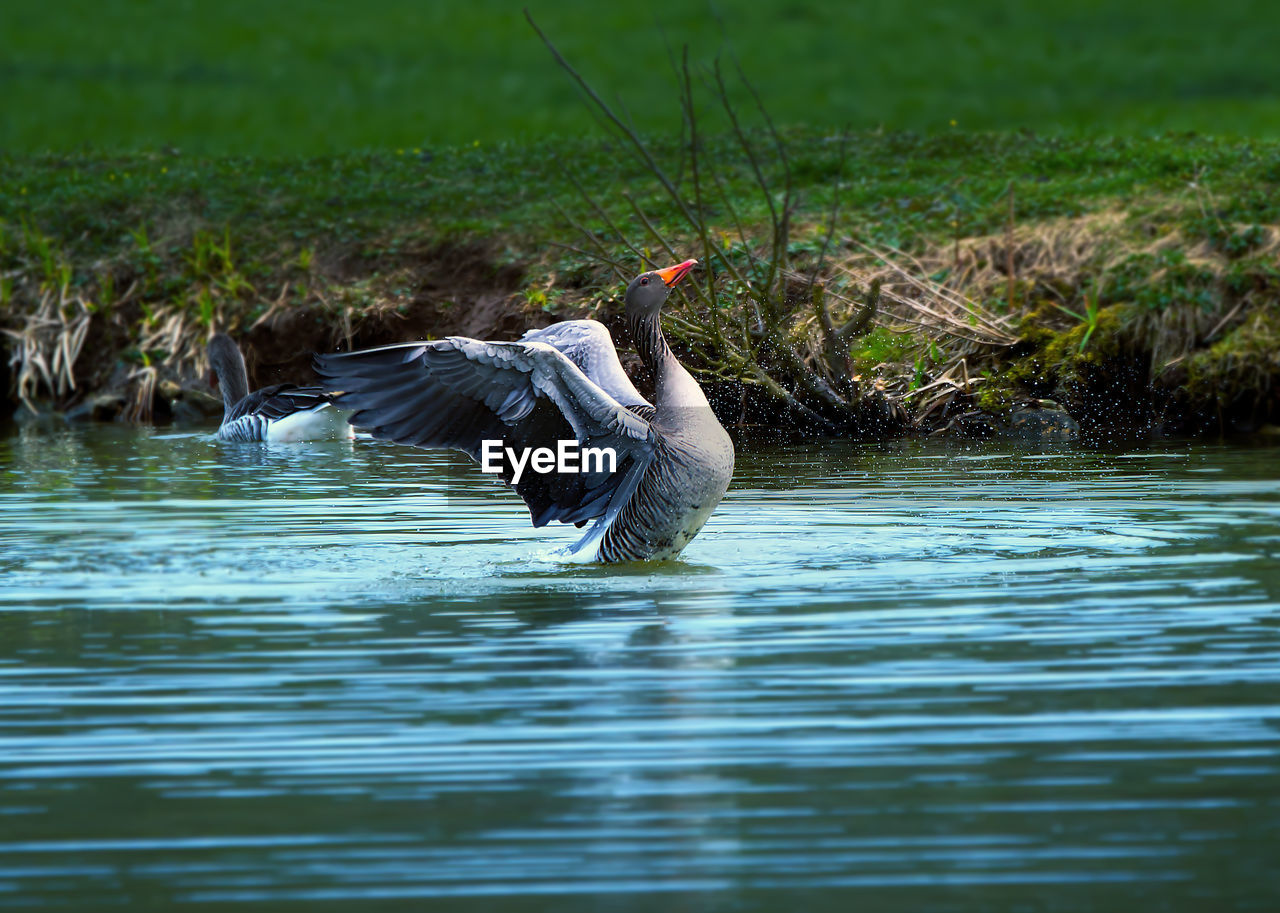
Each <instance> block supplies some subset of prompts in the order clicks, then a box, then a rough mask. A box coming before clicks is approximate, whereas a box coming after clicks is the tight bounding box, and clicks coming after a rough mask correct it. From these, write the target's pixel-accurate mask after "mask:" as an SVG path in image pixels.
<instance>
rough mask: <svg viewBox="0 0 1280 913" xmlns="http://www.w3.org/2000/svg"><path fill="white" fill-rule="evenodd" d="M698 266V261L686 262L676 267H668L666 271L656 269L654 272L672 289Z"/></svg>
mask: <svg viewBox="0 0 1280 913" xmlns="http://www.w3.org/2000/svg"><path fill="white" fill-rule="evenodd" d="M697 265H698V261H697V260H686V261H684V262H683V263H677V264H676V265H675V266H668V267H667V268H666V269H655V270H654V272H655V273H657V274H658V278H659V279H661V280H662V281H663V282H664V283H665V284H666V285H667V287H668V288H670V287H671V286H674V285H675V284H676V283H677V282H679V281H680V280H681V279H683V278H684V277H685V276H687V275H688V274H689V271H690V270H692V269H693V268H694V267H695V266H697Z"/></svg>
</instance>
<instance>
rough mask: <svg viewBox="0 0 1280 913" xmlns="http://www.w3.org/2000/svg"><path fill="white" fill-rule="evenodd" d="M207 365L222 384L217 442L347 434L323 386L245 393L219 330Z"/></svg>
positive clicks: (241, 371)
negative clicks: (220, 419)
mask: <svg viewBox="0 0 1280 913" xmlns="http://www.w3.org/2000/svg"><path fill="white" fill-rule="evenodd" d="M209 366H210V369H211V370H212V372H213V374H214V376H215V377H216V378H217V382H218V386H219V387H221V388H222V407H223V412H222V424H221V425H220V426H219V427H218V432H217V438H218V440H220V441H250V442H252V441H266V442H270V443H280V444H293V443H298V442H300V441H328V440H347V439H350V438H351V437H352V433H353V429H352V427H351V425H350V424H348V422H347V419H346V416H345V415H343V414H342V413H341V412H340V411H339V410H337V409H335V408H334V406H333V397H332V396H331V395H330V394H329V393H327V392H326V391H325V390H324V388H323V387H319V386H316V385H310V386H298V385H297V384H275V385H274V386H270V387H263V388H262V389H260V390H255V391H253V392H252V393H250V392H249V372H248V370H247V369H246V368H245V364H244V356H243V355H241V354H240V348H239V347H238V346H237V345H236V344H235V342H234V341H233V340H232V339H231V337H229V336H227V335H226V334H224V333H217V334H215V335H214V337H213V338H212V339H210V340H209Z"/></svg>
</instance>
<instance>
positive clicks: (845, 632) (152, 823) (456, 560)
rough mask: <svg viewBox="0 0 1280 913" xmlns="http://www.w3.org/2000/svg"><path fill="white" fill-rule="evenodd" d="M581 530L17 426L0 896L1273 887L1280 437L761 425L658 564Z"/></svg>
mask: <svg viewBox="0 0 1280 913" xmlns="http://www.w3.org/2000/svg"><path fill="white" fill-rule="evenodd" d="M574 535H575V531H573V530H572V529H571V528H570V529H565V528H562V527H561V528H558V529H545V530H533V529H532V528H531V527H529V525H528V522H527V514H526V512H525V510H524V508H523V505H522V504H521V503H520V502H519V500H518V499H517V498H516V497H515V496H514V495H513V494H511V493H510V492H508V491H507V490H505V489H504V488H502V487H501V486H500V485H498V484H495V483H494V482H493V481H492V480H491V479H489V478H485V477H483V476H481V475H480V474H479V473H477V472H474V471H473V470H471V469H470V468H469V467H468V465H467V463H466V461H465V459H461V458H457V459H455V458H454V457H453V456H452V455H449V454H434V453H424V452H420V451H414V450H410V449H407V448H399V447H396V446H394V445H388V444H370V443H364V442H356V443H355V444H337V443H333V444H313V445H301V446H293V447H278V446H277V447H266V446H256V445H229V444H219V443H216V442H214V441H212V440H211V439H210V438H209V437H208V436H207V435H203V434H183V433H166V432H164V431H155V432H147V431H136V430H129V429H125V428H119V427H92V428H82V429H71V430H66V429H47V430H40V429H38V428H35V427H26V428H23V429H21V430H12V431H11V433H10V434H9V436H8V437H0V907H18V908H24V907H32V908H50V909H106V908H111V907H115V906H122V905H125V906H128V907H130V908H132V909H137V910H152V909H171V908H175V907H178V908H185V907H190V908H192V909H213V910H251V909H260V910H273V911H275V910H288V911H292V910H304V909H305V910H312V909H335V910H337V909H342V910H353V911H354V910H361V911H363V910H380V909H414V910H433V911H434V910H544V909H545V910H579V909H582V910H636V911H651V910H662V911H664V913H668V911H669V913H675V911H685V910H688V911H701V910H783V911H795V913H800V911H819V910H820V911H827V910H831V911H835V910H841V911H844V910H869V911H896V910H902V911H925V910H931V911H932V910H937V911H965V913H967V911H974V913H977V911H987V910H997V909H999V910H1006V909H1008V910H1014V909H1017V910H1035V911H1038V910H1062V911H1084V910H1107V911H1111V910H1115V911H1121V913H1134V911H1139V910H1141V911H1144V913H1145V911H1152V910H1189V911H1190V910H1195V911H1217V910H1260V911H1272V910H1276V909H1280V874H1278V869H1280V448H1274V447H1272V448H1267V447H1255V448H1234V449H1233V448H1229V447H1224V446H1214V445H1205V444H1186V443H1168V442H1165V443H1160V444H1157V445H1154V446H1149V447H1145V448H1143V449H1140V450H1136V451H1132V452H1122V453H1104V452H1097V451H1092V450H1089V449H1086V448H1083V447H1063V448H1060V449H1055V450H1049V451H1045V450H1013V449H1010V447H1009V445H980V444H974V445H968V446H958V445H952V446H942V445H931V444H921V443H896V444H885V445H856V444H849V443H844V442H830V443H817V444H813V445H805V446H791V447H785V448H764V447H760V448H754V449H747V451H746V452H744V453H741V454H740V457H739V462H738V472H737V475H736V477H735V480H734V483H733V486H732V487H731V489H730V491H729V494H728V496H727V497H726V499H725V501H724V503H723V504H722V505H721V507H720V509H719V510H718V511H717V512H716V514H715V515H714V516H713V517H712V519H711V521H710V522H709V524H708V525H707V527H706V528H705V529H704V531H703V533H702V534H701V535H700V536H699V537H698V538H697V539H696V540H695V541H694V542H693V544H692V545H691V546H690V547H689V548H688V550H687V551H686V552H685V554H684V556H683V557H684V561H682V562H679V563H671V564H665V565H658V566H627V567H621V568H616V567H615V568H601V567H594V566H586V567H583V566H565V565H561V564H557V563H556V562H555V561H554V560H553V559H551V558H550V557H549V556H548V553H549V552H550V550H551V549H552V548H553V547H556V546H559V545H563V544H566V543H567V542H569V541H571V540H572V539H573V538H574Z"/></svg>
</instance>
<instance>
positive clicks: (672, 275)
mask: <svg viewBox="0 0 1280 913" xmlns="http://www.w3.org/2000/svg"><path fill="white" fill-rule="evenodd" d="M697 265H698V261H697V260H686V261H684V262H683V263H677V264H676V265H675V266H668V267H667V268H666V269H651V270H649V271H648V272H647V273H641V274H640V275H638V276H636V277H635V278H634V279H632V280H631V284H630V285H628V286H627V293H626V296H625V297H624V299H623V300H624V301H625V302H626V305H627V317H629V318H631V319H633V320H634V319H636V318H640V317H649V318H653V317H657V316H658V312H659V311H660V310H662V304H663V302H665V301H666V300H667V295H668V294H670V292H671V289H673V288H674V287H675V286H676V284H677V283H678V282H679V281H680V280H681V279H683V278H684V277H685V276H687V275H689V272H690V270H692V269H693V268H694V267H695V266H697Z"/></svg>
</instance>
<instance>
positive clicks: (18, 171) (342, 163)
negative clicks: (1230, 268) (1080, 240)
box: [0, 130, 1280, 286]
mask: <svg viewBox="0 0 1280 913" xmlns="http://www.w3.org/2000/svg"><path fill="white" fill-rule="evenodd" d="M788 144H789V147H790V155H791V158H792V165H793V169H794V174H795V183H796V187H797V191H798V196H799V213H798V217H797V218H798V221H799V222H800V223H802V224H804V223H809V224H815V225H816V224H817V223H818V222H819V221H820V220H821V219H822V218H824V214H825V212H826V210H827V208H828V207H829V205H830V200H831V194H832V193H833V191H834V183H835V176H836V174H837V172H838V170H839V163H838V157H837V147H838V143H837V142H835V141H834V137H833V135H832V134H829V133H826V132H822V131H817V130H807V131H793V132H791V133H789V134H788ZM711 145H712V150H713V151H712V153H711V154H712V158H713V159H715V158H717V157H719V158H720V159H721V161H722V162H725V163H726V164H722V165H720V166H719V167H720V170H721V172H722V173H723V174H724V175H725V177H726V179H727V181H728V183H729V186H730V187H731V189H732V191H733V193H734V195H735V196H736V197H737V198H738V199H739V206H740V207H741V208H742V210H743V211H744V212H745V213H746V216H747V217H748V219H752V220H760V219H763V216H764V212H763V208H762V204H761V201H760V200H759V199H758V197H756V196H753V195H752V192H751V188H750V176H749V174H748V173H747V171H746V169H745V168H743V167H742V165H741V164H740V163H738V164H728V162H729V159H728V154H729V153H728V151H727V148H726V147H727V141H725V140H724V139H722V138H721V139H716V140H713V141H712V144H711ZM851 147H852V150H853V152H852V158H851V160H850V161H849V162H848V163H847V165H846V167H845V175H844V180H843V185H842V199H843V204H842V206H843V209H842V213H843V215H842V228H843V229H845V230H848V231H853V232H855V233H857V234H859V235H860V236H862V237H865V238H867V239H869V240H873V241H876V242H877V243H881V244H892V245H894V246H897V247H912V246H913V245H915V244H918V243H920V242H921V241H922V240H925V239H933V240H943V239H945V238H947V237H950V236H952V235H954V234H959V235H961V236H969V235H977V234H983V233H988V232H992V231H998V230H1000V229H1001V228H1002V226H1003V225H1004V223H1005V220H1006V217H1007V209H1006V202H1005V197H1004V194H1005V190H1006V187H1007V185H1008V182H1009V181H1010V180H1013V181H1015V182H1016V184H1017V216H1018V219H1019V221H1037V220H1044V219H1047V218H1051V217H1054V216H1064V215H1076V214H1080V213H1083V212H1087V211H1089V210H1090V209H1091V208H1096V207H1099V206H1104V205H1111V204H1112V203H1115V202H1120V203H1124V204H1125V205H1134V206H1137V207H1139V208H1141V207H1144V206H1150V205H1152V204H1153V203H1156V202H1158V201H1160V200H1161V199H1163V198H1164V197H1167V196H1169V195H1182V196H1187V195H1190V194H1192V193H1193V192H1192V191H1191V190H1190V189H1189V188H1190V187H1191V185H1192V184H1193V183H1194V184H1195V185H1196V187H1197V188H1198V189H1197V191H1195V192H1196V193H1199V194H1201V195H1204V194H1207V195H1208V197H1207V199H1208V200H1209V202H1210V204H1211V205H1212V206H1214V207H1215V210H1214V213H1213V218H1211V219H1208V220H1204V219H1197V218H1195V217H1193V216H1189V217H1188V226H1187V228H1188V231H1190V232H1191V233H1192V234H1193V235H1196V236H1204V237H1208V238H1216V237H1218V235H1220V234H1221V233H1222V228H1221V226H1222V225H1224V224H1230V223H1265V222H1275V221H1278V220H1280V194H1277V192H1276V189H1277V186H1278V185H1280V143H1276V142H1272V141H1266V140H1225V139H1213V138H1207V137H1200V138H1193V137H1175V138H1165V139H1158V138H1156V139H1140V138H1128V139H1121V138H1111V139H1088V138H1067V137H1038V138H1037V137H1032V136H1026V135H1022V134H974V133H968V132H963V133H961V132H950V133H944V134H941V135H937V136H921V135H915V134H880V133H863V134H859V135H856V136H855V137H854V138H853V140H852V142H851ZM717 150H718V151H717ZM664 155H665V158H666V159H667V160H668V161H671V162H673V163H674V162H675V161H676V154H675V150H674V148H673V146H672V145H671V144H668V145H667V146H666V147H665V149H664ZM673 167H674V165H673ZM566 171H567V172H569V173H572V174H573V175H575V176H576V177H577V179H578V180H580V181H582V182H583V184H584V185H585V186H586V188H587V189H588V190H589V191H591V192H592V193H594V194H596V195H598V196H599V197H601V198H602V199H603V200H605V201H606V205H608V206H610V207H611V208H612V210H613V212H614V214H615V215H616V216H617V217H618V218H619V219H621V220H622V221H623V222H624V223H626V224H628V225H632V226H633V227H634V222H633V221H632V220H630V219H629V218H628V217H627V214H626V212H625V211H624V204H623V203H622V202H621V201H620V200H619V192H620V191H621V190H622V189H623V188H624V187H625V188H627V189H630V190H631V191H633V192H634V193H635V194H636V195H637V196H638V198H639V199H640V201H641V202H642V204H643V205H644V206H645V207H646V208H647V209H648V210H649V212H650V213H651V214H652V216H653V217H654V218H655V219H656V220H657V221H658V223H659V224H661V225H664V226H666V227H671V226H673V225H675V224H676V220H675V218H674V213H672V212H671V211H670V207H669V205H668V204H667V203H666V202H665V200H664V199H663V198H662V197H661V196H660V195H659V194H658V192H657V189H656V187H655V186H654V185H653V183H652V181H651V180H649V179H648V178H646V177H645V176H644V175H643V174H642V173H641V171H640V169H639V168H638V167H637V166H635V165H634V163H630V162H628V161H627V160H626V159H625V158H622V157H621V156H620V153H619V151H618V150H617V149H616V148H615V147H612V146H610V145H609V144H607V143H604V142H601V141H590V142H581V143H579V144H577V145H576V146H574V147H572V148H571V149H564V148H561V147H559V146H557V145H555V144H552V143H545V142H544V143H535V144H528V145H520V144H514V143H509V144H498V145H491V146H481V147H478V148H477V147H462V148H457V149H447V150H437V151H434V152H433V151H430V150H425V149H422V148H409V149H405V150H403V152H402V153H398V152H384V153H353V154H347V155H335V156H327V157H318V158H297V159H285V160H270V159H254V158H238V157H218V158H204V157H197V156H192V155H186V154H165V153H145V154H132V155H107V154H103V153H95V152H85V153H75V154H66V155H47V156H31V157H28V156H22V157H16V158H15V157H6V158H0V222H2V223H3V224H5V225H7V226H8V228H9V230H10V233H11V234H13V235H15V236H16V235H18V234H20V231H19V229H20V226H22V225H31V226H33V227H37V228H39V230H40V231H41V232H43V233H44V234H46V235H49V236H51V237H53V238H55V239H56V242H57V244H58V245H59V246H60V247H61V248H65V249H66V250H68V251H69V252H71V253H72V254H73V255H74V258H75V259H76V260H77V261H80V262H85V261H88V260H90V259H92V258H95V257H101V256H104V255H111V254H115V253H120V252H129V251H134V252H136V253H137V256H138V257H139V258H140V260H139V262H140V263H142V262H144V261H146V260H147V258H148V257H154V256H162V255H164V254H165V251H160V250H150V249H149V248H150V245H153V244H159V243H166V244H170V245H172V244H173V243H174V242H175V241H176V240H180V241H181V244H182V246H183V249H184V250H185V249H186V248H187V247H189V246H190V243H191V240H192V238H193V236H194V234H195V232H197V231H199V230H203V231H206V232H212V233H214V235H215V236H217V237H220V236H221V235H222V233H223V231H224V229H225V228H227V227H229V229H230V238H231V240H232V242H233V245H234V248H235V249H236V250H237V251H239V252H240V254H241V255H242V256H248V257H249V258H250V259H256V258H260V257H263V256H270V257H274V256H275V255H276V254H279V255H280V256H282V257H283V256H286V255H287V257H288V258H296V257H298V256H300V255H301V256H310V255H311V254H308V253H302V252H303V251H304V250H307V249H312V248H315V247H317V246H320V247H333V246H335V245H338V246H341V245H346V246H351V245H360V244H363V243H377V244H382V243H384V242H386V241H387V239H388V238H390V237H393V236H401V237H402V238H403V237H408V236H417V237H430V238H434V239H448V238H458V237H481V238H503V239H505V240H506V241H508V242H510V243H512V244H514V245H516V246H518V247H521V248H523V249H524V251H525V252H532V251H537V250H538V249H540V248H542V247H545V245H546V244H547V242H548V241H550V240H553V239H569V238H572V237H573V232H572V231H571V230H570V229H569V228H568V226H567V225H565V224H564V222H563V221H562V220H561V218H560V217H559V216H558V215H557V214H556V211H555V209H554V206H553V201H557V200H558V201H560V202H561V203H563V204H565V205H567V206H568V207H569V208H570V209H571V210H573V211H575V212H577V213H578V214H579V215H581V216H583V217H584V218H588V221H590V219H589V214H588V213H587V212H586V207H585V206H583V205H581V204H580V203H578V202H577V201H576V199H575V198H576V194H575V191H574V190H573V188H572V185H571V184H570V183H569V181H568V180H567V179H566V177H565V172H566ZM774 176H775V177H776V169H775V175H774ZM686 177H687V175H686ZM719 216H720V218H719V222H720V225H721V227H722V228H724V229H726V230H728V229H731V225H729V224H728V222H729V220H728V216H727V214H724V213H721V214H719ZM712 221H713V222H714V221H717V220H716V218H715V214H713V219H712ZM139 232H141V233H143V234H142V235H140V236H139V235H138V233H139ZM138 237H142V238H143V239H144V242H145V243H143V242H139V240H138ZM1246 242H1247V236H1246V235H1242V236H1241V237H1240V238H1236V236H1235V235H1234V234H1229V235H1226V236H1224V237H1223V239H1222V240H1221V243H1222V244H1224V245H1230V244H1244V243H1246ZM11 246H12V245H11ZM144 248H145V249H146V250H144ZM1134 278H1135V279H1137V278H1140V277H1138V276H1135V277H1134ZM1123 281H1124V277H1118V278H1117V280H1116V282H1117V283H1119V284H1121V286H1122V283H1123Z"/></svg>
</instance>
